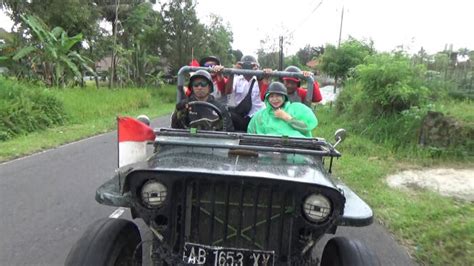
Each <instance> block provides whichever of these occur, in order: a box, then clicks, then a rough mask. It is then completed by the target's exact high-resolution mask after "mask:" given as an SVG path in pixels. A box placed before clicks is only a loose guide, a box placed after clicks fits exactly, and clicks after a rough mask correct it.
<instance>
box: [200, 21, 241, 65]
mask: <svg viewBox="0 0 474 266" xmlns="http://www.w3.org/2000/svg"><path fill="white" fill-rule="evenodd" d="M210 21H211V22H210V24H209V25H208V26H206V31H207V39H206V46H207V47H206V50H205V54H204V55H214V56H218V57H219V58H220V60H221V64H222V65H227V64H231V63H234V60H233V57H232V45H231V44H232V42H233V36H232V35H233V34H232V30H231V29H230V26H229V25H228V24H227V25H224V22H223V20H222V18H221V17H220V16H218V15H215V14H211V15H210ZM239 59H240V58H239Z"/></svg>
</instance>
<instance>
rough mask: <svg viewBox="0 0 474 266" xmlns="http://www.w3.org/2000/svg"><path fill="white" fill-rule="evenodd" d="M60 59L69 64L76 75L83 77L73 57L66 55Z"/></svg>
mask: <svg viewBox="0 0 474 266" xmlns="http://www.w3.org/2000/svg"><path fill="white" fill-rule="evenodd" d="M60 60H61V61H62V62H64V63H65V64H66V65H67V66H68V68H69V69H70V70H71V71H72V72H73V73H74V75H75V76H76V77H78V78H82V74H81V71H79V68H78V67H77V66H76V64H75V63H74V62H73V61H71V59H69V58H68V57H66V56H61V57H60Z"/></svg>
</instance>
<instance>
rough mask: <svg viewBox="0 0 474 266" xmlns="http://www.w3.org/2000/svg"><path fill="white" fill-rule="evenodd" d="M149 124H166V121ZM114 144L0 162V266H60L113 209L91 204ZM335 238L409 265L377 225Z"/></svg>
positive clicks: (106, 138)
mask: <svg viewBox="0 0 474 266" xmlns="http://www.w3.org/2000/svg"><path fill="white" fill-rule="evenodd" d="M153 125H154V126H158V127H159V126H168V125H169V117H161V118H158V119H156V120H155V121H154V123H153ZM116 141H117V136H116V132H111V133H107V134H103V135H99V136H95V137H92V138H88V139H85V140H82V141H79V142H75V143H71V144H67V145H64V146H61V147H58V148H56V149H52V150H47V151H45V152H41V153H37V154H34V155H31V156H28V157H25V158H21V159H17V160H14V161H10V162H6V163H2V164H0V204H1V207H0V210H1V215H0V236H1V238H0V265H63V264H64V261H65V258H66V256H67V254H68V252H69V250H70V248H71V246H72V245H73V244H74V243H75V241H76V240H77V239H79V237H80V236H81V235H82V233H83V232H84V230H85V229H86V227H87V226H88V225H89V224H90V223H91V222H92V221H94V220H96V219H99V218H103V217H107V216H110V215H111V214H112V213H113V212H114V211H115V210H116V209H117V208H114V207H107V206H102V205H99V204H98V203H97V202H96V201H95V200H94V197H95V190H96V188H97V187H98V186H99V185H101V184H102V183H103V182H104V181H106V180H108V179H109V178H110V177H112V174H113V172H114V169H115V167H116V165H117V151H116ZM119 214H120V213H119ZM121 217H122V218H123V217H125V218H129V217H130V216H129V214H128V211H125V212H124V214H123V215H122V216H121ZM142 224H143V223H142ZM141 228H142V229H143V228H144V227H143V226H142V227H141ZM338 234H341V235H346V236H349V237H354V238H358V239H360V240H362V241H363V242H365V243H366V244H367V245H368V246H369V247H371V248H372V249H373V250H374V251H375V252H376V253H377V254H378V256H379V258H380V260H381V262H382V265H410V264H412V262H411V260H410V258H409V257H408V255H407V253H406V252H405V250H404V249H403V248H402V247H401V246H399V245H398V244H397V243H396V242H395V241H394V240H393V238H392V236H391V235H390V234H389V233H387V231H386V230H385V229H384V228H383V227H382V226H381V225H379V224H373V225H371V226H369V227H365V228H341V229H338Z"/></svg>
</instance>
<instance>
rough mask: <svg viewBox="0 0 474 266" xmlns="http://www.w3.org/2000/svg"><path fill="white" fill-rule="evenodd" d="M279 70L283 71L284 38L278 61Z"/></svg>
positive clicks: (281, 38) (281, 37) (281, 40)
mask: <svg viewBox="0 0 474 266" xmlns="http://www.w3.org/2000/svg"><path fill="white" fill-rule="evenodd" d="M278 70H280V71H282V70H283V36H280V54H279V60H278Z"/></svg>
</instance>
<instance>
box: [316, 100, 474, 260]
mask: <svg viewBox="0 0 474 266" xmlns="http://www.w3.org/2000/svg"><path fill="white" fill-rule="evenodd" d="M317 116H318V119H319V121H320V125H319V126H318V128H317V129H316V130H315V133H314V135H316V136H321V137H324V138H326V139H328V140H332V139H333V134H334V131H335V130H336V129H337V128H339V127H344V124H345V122H344V121H343V118H341V117H336V116H335V115H334V112H332V111H330V110H329V108H319V109H317ZM389 147H390V145H385V144H383V143H382V144H376V143H374V142H372V141H370V140H369V139H367V138H364V137H361V136H357V135H354V134H350V132H349V134H348V138H347V139H346V140H345V142H343V143H342V144H340V146H338V149H339V150H340V151H341V152H342V154H343V156H342V158H340V159H339V160H337V161H336V163H335V165H334V174H335V176H338V177H341V179H342V180H343V181H344V182H345V183H346V184H348V185H349V186H350V187H351V188H352V189H354V190H355V191H356V192H357V193H358V194H359V195H360V196H361V197H362V198H363V199H364V200H366V201H367V203H369V205H370V206H371V207H372V208H373V210H374V213H375V218H376V219H378V220H379V221H381V222H382V223H383V224H384V225H385V226H386V227H387V228H388V229H389V230H390V231H391V232H392V233H393V234H394V235H395V236H396V237H397V239H398V241H399V242H400V243H401V244H403V245H405V246H406V247H408V249H409V250H410V252H411V254H412V255H413V257H414V258H415V259H416V260H417V262H419V263H421V264H426V265H474V206H473V204H472V203H468V202H463V201H457V200H454V199H451V198H447V197H442V196H440V195H438V194H436V193H433V192H429V191H426V190H421V189H418V190H410V191H408V190H398V189H392V188H390V187H388V185H387V184H386V182H385V177H386V176H387V175H389V174H392V173H395V172H397V171H400V170H406V169H411V168H420V167H422V166H434V167H438V166H439V167H442V166H446V165H448V166H449V167H452V166H454V167H471V168H472V167H474V163H472V162H465V161H462V160H461V161H458V160H457V159H456V158H451V160H446V158H443V159H439V158H432V157H430V156H427V153H425V152H413V150H410V149H407V150H397V151H396V152H395V151H393V150H392V149H390V148H389Z"/></svg>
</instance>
